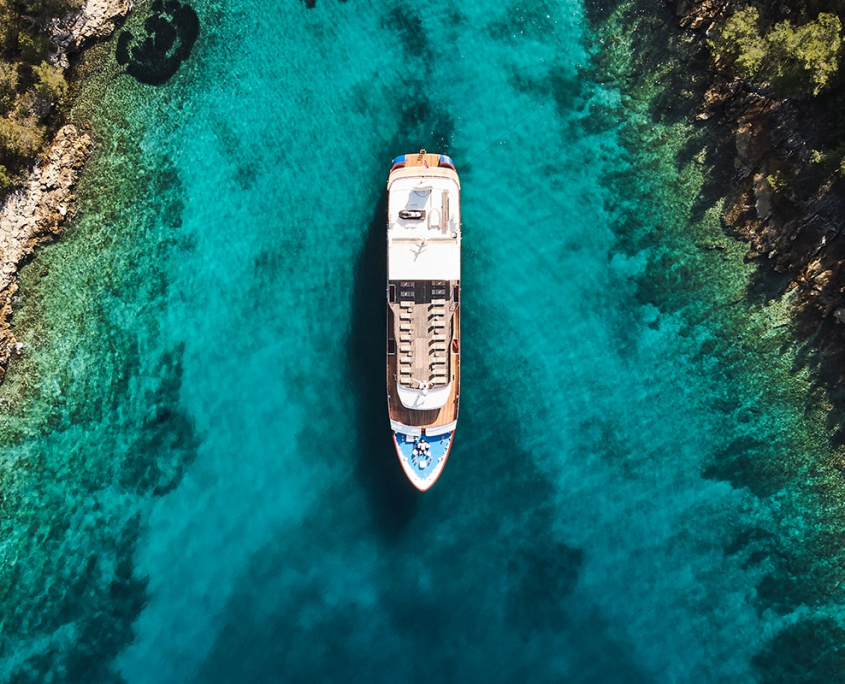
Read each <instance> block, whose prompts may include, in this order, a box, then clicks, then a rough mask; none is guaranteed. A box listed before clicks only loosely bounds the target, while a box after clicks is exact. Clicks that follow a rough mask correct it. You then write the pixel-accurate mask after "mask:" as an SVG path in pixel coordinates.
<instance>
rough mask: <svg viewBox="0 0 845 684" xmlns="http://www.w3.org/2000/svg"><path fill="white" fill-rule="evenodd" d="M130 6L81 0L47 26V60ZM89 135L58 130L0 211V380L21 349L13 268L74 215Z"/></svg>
mask: <svg viewBox="0 0 845 684" xmlns="http://www.w3.org/2000/svg"><path fill="white" fill-rule="evenodd" d="M130 8H131V0H87V2H86V3H85V5H84V7H83V8H82V10H80V11H79V12H76V13H74V14H73V15H72V16H70V17H67V18H65V19H64V20H55V21H54V22H53V23H52V25H51V27H50V28H51V31H52V38H53V44H54V45H55V48H56V51H55V53H54V54H53V60H54V61H55V62H56V64H58V65H60V66H61V67H63V68H64V69H68V68H70V58H71V57H72V56H73V55H74V54H76V53H78V52H79V51H80V50H82V49H83V48H84V47H85V46H86V45H89V44H90V43H92V42H93V41H95V40H100V39H103V38H106V37H108V36H109V35H111V34H112V33H113V32H114V30H115V28H116V27H117V26H118V25H119V24H120V23H121V22H122V21H123V19H124V18H125V17H126V15H127V14H128V12H129V10H130ZM92 146H93V145H92V139H91V136H90V135H89V134H88V133H86V132H84V131H80V130H78V129H77V128H76V127H75V126H73V125H66V126H63V127H62V128H61V129H60V130H59V131H58V133H56V135H55V137H54V138H53V140H52V141H51V142H50V144H49V145H48V147H47V149H46V151H45V153H44V154H43V156H42V159H41V161H40V162H39V163H38V165H37V166H36V167H35V169H34V170H33V171H32V173H31V174H30V177H29V181H28V182H27V184H26V186H25V187H24V188H22V189H21V190H18V191H16V192H14V193H12V194H11V195H10V196H9V197H8V198H7V199H6V201H5V203H4V204H3V206H2V207H0V381H2V379H3V378H4V377H5V375H6V370H7V368H8V365H9V362H10V361H11V359H12V357H13V355H14V354H19V353H21V351H22V345H21V344H20V343H19V342H18V341H17V340H16V339H15V338H14V335H13V334H12V332H11V328H10V324H11V318H12V313H13V306H14V301H15V295H16V293H17V291H18V270H19V269H20V267H21V266H22V265H23V264H24V263H26V261H27V260H28V259H29V258H31V256H32V254H33V253H34V251H35V249H36V247H37V246H38V245H40V244H42V243H44V242H46V241H48V240H51V239H53V238H54V237H55V236H56V235H58V234H59V233H61V230H62V227H63V226H64V225H65V224H66V223H67V221H68V219H69V218H70V217H71V216H73V213H74V208H75V206H74V199H75V197H74V190H75V188H76V183H77V181H78V180H79V174H80V172H81V170H82V167H83V166H84V165H85V162H86V161H87V159H88V157H89V155H90V154H91V150H92Z"/></svg>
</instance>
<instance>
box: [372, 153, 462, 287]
mask: <svg viewBox="0 0 845 684" xmlns="http://www.w3.org/2000/svg"><path fill="white" fill-rule="evenodd" d="M387 187H388V196H389V199H388V209H387V256H388V279H389V280H416V281H426V280H451V281H459V280H460V279H461V216H460V183H459V181H458V176H457V174H456V173H455V172H454V171H453V170H452V169H450V168H446V167H425V166H414V167H405V168H401V169H396V170H395V171H393V172H391V174H390V178H389V179H388V183H387Z"/></svg>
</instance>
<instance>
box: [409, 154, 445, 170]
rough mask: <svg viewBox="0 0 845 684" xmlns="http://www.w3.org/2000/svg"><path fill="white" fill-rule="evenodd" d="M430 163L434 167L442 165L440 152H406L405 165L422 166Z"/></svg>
mask: <svg viewBox="0 0 845 684" xmlns="http://www.w3.org/2000/svg"><path fill="white" fill-rule="evenodd" d="M426 164H428V165H429V167H431V168H434V167H435V166H439V165H440V155H439V154H428V153H426V152H418V153H417V154H406V155H405V167H406V168H407V167H409V166H422V167H425V165H426Z"/></svg>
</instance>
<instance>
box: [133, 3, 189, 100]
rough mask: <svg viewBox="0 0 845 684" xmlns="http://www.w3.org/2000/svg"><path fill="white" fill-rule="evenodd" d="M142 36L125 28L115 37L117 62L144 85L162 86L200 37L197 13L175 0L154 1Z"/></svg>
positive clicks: (186, 57)
mask: <svg viewBox="0 0 845 684" xmlns="http://www.w3.org/2000/svg"><path fill="white" fill-rule="evenodd" d="M144 31H145V35H143V36H142V37H139V38H137V39H136V37H135V36H134V35H133V34H132V32H131V31H128V30H127V31H124V32H123V33H121V34H120V37H119V38H118V40H117V63H118V64H120V65H124V66H126V73H127V74H129V75H130V76H132V77H133V78H135V79H136V80H138V81H140V82H141V83H146V84H147V85H162V84H164V83H166V82H167V81H169V80H170V78H171V77H172V76H173V75H174V74H175V73H176V72H177V71H178V70H179V67H180V66H181V65H182V62H184V61H185V60H186V59H188V57H190V55H191V49H192V48H193V47H194V43H195V42H196V40H197V37H198V36H199V31H200V21H199V17H198V16H197V13H196V12H195V11H194V10H193V8H191V7H190V5H185V4H182V3H181V2H179V1H178V0H166V1H165V0H155V2H154V3H153V4H152V6H151V7H150V16H149V17H147V20H146V21H145V22H144Z"/></svg>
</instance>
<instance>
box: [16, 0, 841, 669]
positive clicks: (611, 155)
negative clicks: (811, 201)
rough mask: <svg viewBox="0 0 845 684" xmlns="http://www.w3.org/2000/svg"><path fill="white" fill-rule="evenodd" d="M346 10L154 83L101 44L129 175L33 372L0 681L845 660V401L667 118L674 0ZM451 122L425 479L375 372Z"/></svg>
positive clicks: (207, 38)
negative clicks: (453, 176)
mask: <svg viewBox="0 0 845 684" xmlns="http://www.w3.org/2000/svg"><path fill="white" fill-rule="evenodd" d="M312 4H313V5H314V6H313V7H311V8H309V7H308V6H307V5H306V3H301V2H293V0H290V1H288V2H285V3H275V4H271V5H268V4H266V3H258V2H254V1H252V2H251V1H249V0H238V1H237V2H236V1H235V0H229V1H227V2H200V1H197V2H195V3H193V5H192V7H193V9H194V10H195V11H196V13H197V16H198V18H199V22H200V34H199V38H198V40H197V42H196V44H195V45H194V46H193V49H192V50H191V52H190V56H189V57H188V58H187V59H186V60H185V61H184V62H183V63H182V64H181V66H179V68H178V70H177V71H176V73H175V75H173V76H172V77H170V78H169V80H165V82H164V83H162V84H160V85H150V84H148V83H142V82H139V81H137V80H135V79H133V78H132V76H130V75H127V74H126V73H124V68H125V67H124V66H121V65H119V64H118V63H117V60H116V58H115V44H114V43H112V44H107V45H103V46H99V47H98V48H96V49H95V50H94V51H92V53H91V54H90V55H89V56H88V58H87V62H86V63H85V64H84V65H83V68H82V73H84V74H85V77H84V80H83V85H82V87H81V91H80V94H79V98H78V101H77V102H78V104H77V108H76V110H75V113H74V117H76V119H77V120H79V121H83V120H86V119H87V118H90V119H91V120H92V123H93V127H94V130H95V133H96V135H97V136H98V147H97V153H96V158H95V159H94V160H93V161H92V163H91V164H90V165H89V167H88V170H87V174H86V177H85V180H84V182H83V185H82V187H81V189H80V208H81V215H80V217H79V218H78V220H77V222H76V224H75V225H74V227H73V228H72V230H71V231H70V232H69V234H68V235H67V236H66V237H65V238H64V239H63V240H62V242H61V243H59V244H57V245H54V246H51V247H50V248H48V249H46V250H44V251H43V252H42V253H41V254H40V255H39V257H38V259H37V260H36V261H35V262H34V263H33V264H32V265H31V266H29V267H28V269H27V271H26V273H25V277H24V283H23V292H24V294H25V298H24V301H23V303H22V307H21V309H20V313H19V314H17V315H16V321H15V325H16V331H17V334H18V335H19V336H20V338H21V339H22V340H23V341H24V343H25V345H26V347H25V350H26V351H25V355H24V358H23V359H22V360H21V361H19V362H17V363H16V365H15V366H14V367H13V370H12V372H11V373H10V376H9V379H8V381H7V382H6V383H5V384H4V385H3V387H2V388H0V402H2V403H3V405H4V415H3V417H2V419H1V420H2V432H0V438H2V453H1V454H0V459H2V461H0V464H2V478H3V480H2V492H3V499H2V525H3V527H2V530H3V534H2V542H0V554H2V556H0V557H2V570H0V601H2V620H3V622H2V628H1V629H2V636H0V649H2V650H0V658H2V661H0V678H2V680H3V681H9V682H61V681H67V682H106V681H108V682H112V681H121V680H122V681H125V682H127V683H129V684H142V683H144V684H146V683H157V682H191V683H194V682H195V683H197V684H199V683H205V682H314V681H318V682H358V681H361V682H476V681H478V682H521V681H533V682H562V681H563V682H573V683H574V682H579V683H580V682H583V683H595V684H599V683H601V684H605V683H617V682H630V683H635V684H639V683H643V684H645V683H652V682H654V683H658V682H659V683H664V682H665V683H667V684H669V683H673V684H674V683H682V682H690V683H703V682H728V681H730V682H836V681H842V680H841V677H842V675H841V672H842V670H841V669H840V668H839V664H840V662H841V659H842V656H840V655H839V653H840V651H839V649H840V647H841V645H842V643H843V639H842V636H843V632H842V628H841V627H840V622H841V615H842V611H841V606H842V590H841V588H840V580H841V570H840V568H841V563H840V562H839V561H840V560H841V550H840V548H839V547H840V546H841V544H840V543H839V541H840V540H841V539H842V525H841V522H839V521H840V520H841V519H842V515H841V514H842V509H841V506H840V504H839V498H838V496H837V495H838V492H839V491H840V487H841V485H840V484H839V475H838V471H837V470H836V468H835V464H836V463H837V462H838V460H837V459H838V451H837V450H836V449H835V448H834V447H833V446H831V444H830V443H829V441H828V430H832V429H833V428H834V427H835V425H833V424H832V422H831V423H828V422H826V420H827V417H828V411H829V409H830V407H829V406H828V405H827V404H826V403H825V399H824V396H823V395H822V394H821V393H820V391H819V390H818V389H817V388H816V386H815V384H814V377H813V375H812V373H811V372H810V370H808V368H807V364H806V363H804V362H803V361H802V359H803V358H804V357H803V356H802V353H803V351H802V349H801V348H800V347H798V346H797V345H795V344H794V343H793V342H792V341H791V337H790V335H791V328H790V326H789V325H787V323H788V320H789V319H788V303H789V302H788V299H786V300H777V299H772V298H770V297H767V296H766V295H765V292H766V287H765V281H764V280H763V281H761V280H760V278H761V276H758V275H757V268H756V266H754V265H751V264H746V263H744V262H743V260H742V254H743V251H744V248H743V247H742V245H739V244H737V243H735V242H733V241H732V240H731V239H730V238H728V237H726V236H725V234H724V233H723V231H722V228H721V225H720V221H719V208H720V204H719V200H718V197H716V196H713V197H710V196H709V195H707V193H706V192H705V189H706V188H707V184H708V179H709V178H710V175H709V174H711V173H712V168H711V167H710V166H709V162H708V160H707V158H706V156H705V155H703V154H702V153H699V152H698V150H699V149H700V148H701V146H702V142H701V136H702V132H701V131H700V130H697V129H695V128H694V127H692V126H690V125H689V124H687V123H685V122H684V120H683V118H682V117H681V116H680V115H678V114H677V112H673V110H672V109H671V107H670V106H668V105H671V104H672V103H673V102H674V103H677V101H680V102H683V100H684V98H685V97H686V98H689V97H690V96H689V95H684V94H683V93H680V92H677V93H676V92H674V91H673V90H672V87H671V86H667V84H666V74H667V73H669V72H670V71H671V70H672V69H674V70H676V71H679V72H683V71H684V69H686V68H688V65H684V64H683V63H682V62H679V61H678V60H679V59H680V58H679V57H678V56H677V55H679V54H683V51H682V49H681V48H677V50H676V48H675V47H673V46H671V45H670V44H669V42H668V36H670V35H671V31H669V30H668V29H667V28H666V26H667V22H668V21H670V20H671V17H667V16H664V15H663V14H662V13H661V12H662V6H659V5H658V6H656V7H649V8H648V11H640V12H639V13H638V12H637V11H635V8H633V7H632V6H621V7H617V8H615V10H614V12H611V11H610V7H609V6H608V7H605V8H599V7H596V6H591V8H590V13H589V16H588V14H587V13H586V12H585V9H584V7H582V5H581V4H580V3H579V2H575V1H574V0H573V1H569V0H561V1H560V2H555V3H552V2H549V3H543V2H530V3H528V4H515V5H511V6H499V5H495V4H490V3H487V4H484V3H474V4H473V3H465V4H463V5H461V6H456V5H454V4H453V3H446V2H435V3H429V4H425V5H420V4H419V3H416V4H414V3H405V2H392V3H388V4H384V3H369V4H367V3H364V4H362V3H360V2H346V3H344V2H337V1H335V0H316V3H312ZM602 9H603V10H604V11H602ZM149 15H150V7H149V5H148V4H147V3H137V4H136V7H135V9H134V10H133V14H132V15H131V17H130V19H129V21H128V23H127V26H126V29H128V30H129V31H130V32H132V34H133V40H134V39H136V38H137V36H139V35H142V34H143V32H144V28H143V23H144V21H145V19H146V18H147V17H148V16H149ZM649 36H650V37H651V38H652V42H651V43H648V38H647V37H649ZM655 41H656V42H657V43H658V44H660V41H664V43H665V47H663V46H661V47H655V45H654V42H655ZM647 49H648V50H651V52H650V53H649V54H650V55H652V62H651V63H650V68H651V69H653V72H649V73H653V74H654V75H653V76H648V77H643V75H642V74H643V69H644V68H645V66H644V62H643V61H642V59H641V55H642V54H645V53H646V50H647ZM661 50H665V62H660V60H654V59H653V55H654V54H658V55H659V54H660V53H661ZM646 66H647V65H646ZM673 93H674V94H673ZM667 103H668V105H667ZM672 106H674V105H672ZM421 147H425V148H427V149H428V150H430V151H439V152H444V153H448V154H450V155H451V156H452V157H453V158H454V159H455V161H456V164H457V165H458V170H459V173H460V174H461V179H462V184H463V197H462V211H463V217H464V226H463V227H464V263H463V272H464V282H463V295H464V296H463V321H462V325H463V338H464V339H463V352H464V353H463V360H464V366H463V383H462V385H463V386H462V402H461V417H460V422H459V427H458V432H457V434H456V440H455V446H454V449H453V452H452V455H451V457H450V460H449V464H448V466H447V468H446V470H445V472H444V474H443V476H442V477H441V479H440V481H439V482H438V483H437V485H436V486H435V487H434V488H433V489H432V490H431V491H430V492H428V493H426V494H425V495H421V494H419V493H418V492H416V491H415V490H414V489H413V488H412V487H411V486H410V485H409V484H408V483H406V482H405V481H404V477H403V475H402V472H401V469H400V466H399V464H398V462H397V461H396V457H395V454H394V453H393V451H392V447H391V442H390V432H389V428H388V422H387V414H386V399H385V390H384V386H383V376H384V373H383V368H384V366H383V363H384V360H383V357H382V353H383V349H384V344H383V337H384V329H383V326H384V309H383V306H384V304H383V298H384V280H385V273H384V253H383V249H384V235H383V230H384V211H385V205H384V194H383V188H384V183H385V181H386V177H387V172H388V167H389V162H390V160H391V158H392V157H393V156H395V155H397V154H402V153H406V152H411V151H415V150H417V149H419V148H421Z"/></svg>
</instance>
